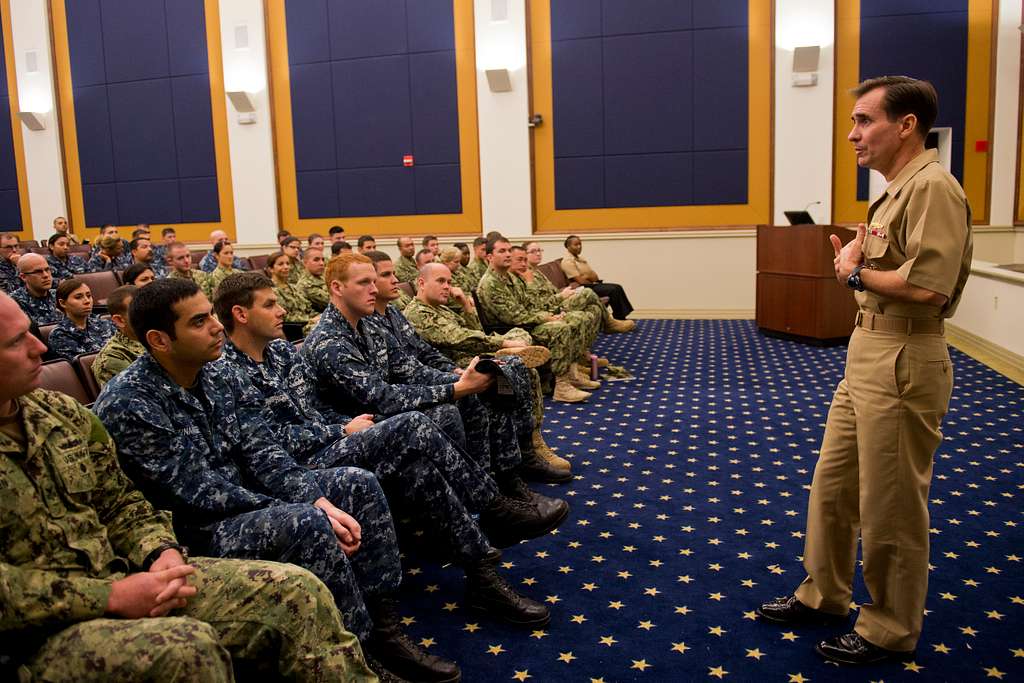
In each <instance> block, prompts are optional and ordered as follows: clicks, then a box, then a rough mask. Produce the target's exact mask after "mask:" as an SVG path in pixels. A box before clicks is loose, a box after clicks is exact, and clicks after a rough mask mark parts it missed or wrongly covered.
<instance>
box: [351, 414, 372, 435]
mask: <svg viewBox="0 0 1024 683" xmlns="http://www.w3.org/2000/svg"><path fill="white" fill-rule="evenodd" d="M372 426H373V415H371V414H369V413H363V414H362V415H357V416H356V417H354V418H352V420H351V421H350V422H349V423H348V424H346V425H345V433H346V434H355V433H357V432H361V431H363V430H364V429H369V428H370V427H372Z"/></svg>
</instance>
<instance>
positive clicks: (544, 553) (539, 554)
mask: <svg viewBox="0 0 1024 683" xmlns="http://www.w3.org/2000/svg"><path fill="white" fill-rule="evenodd" d="M533 556H534V557H536V558H539V559H541V560H544V559H547V556H548V551H546V550H538V551H537V552H536V553H534V554H533Z"/></svg>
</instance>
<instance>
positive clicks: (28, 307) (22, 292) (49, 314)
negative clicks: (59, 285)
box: [11, 287, 64, 325]
mask: <svg viewBox="0 0 1024 683" xmlns="http://www.w3.org/2000/svg"><path fill="white" fill-rule="evenodd" d="M11 298H12V299H14V300H15V301H16V302H17V303H18V305H19V306H21V310H23V311H25V315H27V316H28V317H29V319H30V320H31V321H32V322H34V323H35V324H36V325H56V324H57V323H59V322H60V321H61V320H63V319H64V314H63V313H62V312H61V310H60V309H59V308H57V290H56V289H51V290H50V291H49V292H47V293H46V296H44V297H38V298H37V297H34V296H32V295H31V294H29V291H28V289H26V288H25V287H22V288H21V289H19V290H17V291H15V292H14V293H13V294H11Z"/></svg>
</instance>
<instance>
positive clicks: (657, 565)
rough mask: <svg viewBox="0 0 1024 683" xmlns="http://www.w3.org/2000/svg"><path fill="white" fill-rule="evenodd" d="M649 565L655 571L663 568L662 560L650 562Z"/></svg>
mask: <svg viewBox="0 0 1024 683" xmlns="http://www.w3.org/2000/svg"><path fill="white" fill-rule="evenodd" d="M647 564H648V565H650V566H652V567H654V568H655V569H657V568H658V567H660V566H661V564H662V562H661V560H648V561H647Z"/></svg>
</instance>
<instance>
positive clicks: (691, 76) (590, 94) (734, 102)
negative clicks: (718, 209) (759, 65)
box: [551, 0, 749, 209]
mask: <svg viewBox="0 0 1024 683" xmlns="http://www.w3.org/2000/svg"><path fill="white" fill-rule="evenodd" d="M747 14H748V8H747V1H746V0H742V1H741V2H740V1H737V0H723V1H722V2H713V3H712V2H700V1H697V0H588V1H583V0H551V39H552V45H551V59H552V65H551V69H552V101H553V103H554V113H553V119H554V121H553V127H554V148H555V207H556V208H557V209H586V208H620V207H641V206H686V205H717V204H743V203H746V201H747V144H748V140H747V136H748V133H747V124H748V116H747V98H748V77H749V69H748V67H747V56H748V29H747Z"/></svg>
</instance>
